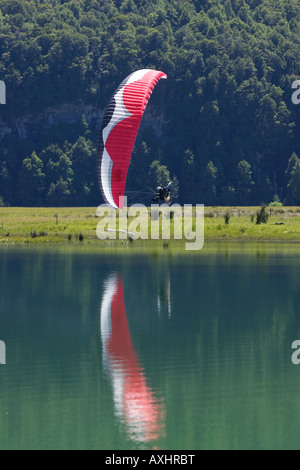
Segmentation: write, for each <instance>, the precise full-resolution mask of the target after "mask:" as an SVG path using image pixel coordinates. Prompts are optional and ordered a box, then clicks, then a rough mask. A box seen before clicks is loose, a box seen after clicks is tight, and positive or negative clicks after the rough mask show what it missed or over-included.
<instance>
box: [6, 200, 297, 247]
mask: <svg viewBox="0 0 300 470" xmlns="http://www.w3.org/2000/svg"><path fill="white" fill-rule="evenodd" d="M258 210H259V207H205V218H204V239H205V242H209V241H215V242H216V241H225V240H226V241H243V242H251V241H270V242H271V241H272V242H294V243H297V242H299V243H300V207H272V208H271V207H268V208H267V211H268V213H269V219H268V222H267V223H262V224H260V225H257V224H256V213H257V211H258ZM226 214H228V215H229V223H228V224H226V223H225V215H226ZM99 220H100V219H99V218H98V217H96V208H92V207H76V208H74V207H72V208H69V207H68V208H27V207H26V208H23V207H22V208H20V207H4V208H3V207H1V208H0V244H58V243H59V244H61V243H68V244H72V243H73V244H74V243H80V244H94V243H97V244H98V245H99V246H100V245H101V246H103V247H105V246H110V247H111V246H112V245H116V246H120V245H122V244H124V243H125V244H126V243H127V242H126V241H124V240H115V241H113V240H105V241H100V240H99V239H98V238H97V235H96V227H97V224H98V222H99ZM163 242H164V240H162V239H160V240H157V241H154V240H151V241H150V240H138V241H136V242H134V244H149V243H151V244H162V243H163ZM185 242H186V240H172V239H171V240H170V243H172V244H175V245H182V244H183V243H185Z"/></svg>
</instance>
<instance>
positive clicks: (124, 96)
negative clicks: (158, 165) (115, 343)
mask: <svg viewBox="0 0 300 470" xmlns="http://www.w3.org/2000/svg"><path fill="white" fill-rule="evenodd" d="M161 78H167V75H166V74H165V73H164V72H160V71H157V70H149V69H143V70H138V71H137V72H134V73H132V74H131V75H129V76H128V77H127V78H126V79H125V80H124V81H123V82H122V83H121V85H120V86H119V87H118V88H117V90H116V91H115V93H114V95H113V97H112V98H111V100H110V102H109V105H108V107H107V108H106V111H105V113H104V118H103V123H102V127H101V131H100V136H99V142H98V150H97V176H98V183H99V186H100V189H101V191H102V194H103V197H104V199H105V201H106V202H107V203H108V204H110V205H111V206H112V207H115V208H116V209H118V208H120V209H121V208H122V200H121V202H120V197H122V196H124V192H125V184H126V178H127V172H128V166H129V162H130V157H131V153H132V149H133V146H134V143H135V139H136V136H137V133H138V130H139V127H140V123H141V119H142V117H143V114H144V111H145V109H146V106H147V103H148V101H149V98H150V96H151V94H152V91H153V89H154V87H155V85H156V84H157V82H158V81H159V80H160V79H161Z"/></svg>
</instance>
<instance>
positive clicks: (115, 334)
mask: <svg viewBox="0 0 300 470" xmlns="http://www.w3.org/2000/svg"><path fill="white" fill-rule="evenodd" d="M101 338H102V347H103V362H104V364H105V366H106V368H107V369H108V372H109V375H110V377H111V381H112V386H113V398H114V405H115V411H116V415H117V417H118V419H120V420H121V421H122V422H123V423H124V425H125V428H126V431H127V433H128V434H129V437H130V438H131V439H133V440H134V441H137V442H149V441H151V440H154V439H157V438H158V437H160V436H161V435H162V431H163V419H164V409H163V407H162V405H161V403H159V402H158V401H157V399H156V398H155V395H154V393H153V391H152V389H151V388H150V387H149V385H148V384H147V380H146V377H145V373H144V370H143V369H142V368H141V366H140V364H139V362H138V359H137V356H136V353H135V350H134V348H133V345H132V341H131V336H130V331H129V327H128V322H127V318H126V310H125V304H124V294H123V281H122V278H120V277H119V276H117V275H115V276H111V277H110V278H109V279H108V281H107V282H106V284H105V289H104V295H103V299H102V304H101Z"/></svg>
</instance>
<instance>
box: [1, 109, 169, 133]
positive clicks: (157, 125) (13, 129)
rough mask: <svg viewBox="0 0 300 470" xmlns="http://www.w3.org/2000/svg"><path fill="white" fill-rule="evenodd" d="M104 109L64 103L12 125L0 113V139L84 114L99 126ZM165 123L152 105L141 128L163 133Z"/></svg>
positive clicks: (78, 118)
mask: <svg viewBox="0 0 300 470" xmlns="http://www.w3.org/2000/svg"><path fill="white" fill-rule="evenodd" d="M103 113H104V110H99V109H96V108H95V107H93V106H91V105H84V104H64V105H62V106H60V107H59V108H48V109H46V110H45V112H43V113H40V114H37V115H30V114H28V115H25V116H24V117H23V118H21V119H17V120H16V121H15V122H14V123H13V125H9V124H7V123H6V122H5V120H4V119H3V118H1V114H0V141H1V140H2V139H3V138H4V137H5V136H6V135H7V134H14V135H15V136H17V137H18V138H19V139H20V140H22V139H25V138H26V137H28V135H30V134H36V133H38V132H42V131H43V130H46V129H50V128H51V127H52V126H54V125H57V124H59V123H60V122H63V123H66V124H75V123H77V122H79V121H80V120H81V118H82V116H83V115H84V116H85V118H86V121H87V123H88V124H92V123H93V126H96V128H97V129H99V128H100V126H101V122H102V117H103ZM165 124H166V122H165V120H164V118H163V116H162V115H158V113H157V110H156V109H155V108H154V107H149V109H147V110H146V112H145V115H144V117H143V119H142V123H141V128H142V129H143V128H145V127H147V126H150V127H152V128H153V129H154V131H155V133H156V134H157V135H159V136H162V135H163V126H164V125H165Z"/></svg>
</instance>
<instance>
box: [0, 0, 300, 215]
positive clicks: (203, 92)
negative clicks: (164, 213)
mask: <svg viewBox="0 0 300 470" xmlns="http://www.w3.org/2000/svg"><path fill="white" fill-rule="evenodd" d="M0 52H1V59H0V80H3V81H5V83H6V88H7V98H6V99H7V104H6V105H1V106H0V138H1V141H0V205H1V204H7V205H32V206H42V205H51V206H55V205H66V206H67V205H78V206H84V205H98V204H99V203H101V202H102V198H101V194H100V192H99V188H98V186H97V182H96V170H95V168H96V146H97V138H98V131H99V127H100V123H101V117H102V115H103V111H104V108H105V106H106V104H107V102H108V101H109V99H110V97H111V95H112V93H113V91H114V90H115V88H116V87H117V86H118V85H119V84H120V83H121V81H122V80H123V79H124V78H125V77H126V76H127V75H128V74H129V73H131V72H133V71H135V70H137V69H140V68H155V69H158V70H162V71H164V72H165V73H166V74H167V75H168V80H167V81H163V83H159V85H158V86H157V88H156V89H155V92H154V93H153V96H152V97H151V100H150V103H149V106H148V108H147V110H146V113H145V116H144V120H143V124H142V127H141V130H140V133H139V135H138V139H137V142H136V146H135V150H134V154H133V158H132V163H131V165H130V169H129V175H128V181H127V188H128V189H129V190H131V191H133V190H139V189H142V188H143V187H149V186H150V187H154V189H155V188H156V185H157V184H158V183H164V182H166V181H167V180H169V179H173V178H174V181H175V182H178V187H179V202H181V203H194V204H195V203H204V204H205V205H216V204H222V205H249V204H260V203H262V202H266V203H269V202H271V201H272V200H273V199H274V197H276V196H277V198H279V199H280V200H282V201H284V202H285V203H286V204H291V205H294V204H300V160H299V157H298V156H300V119H299V112H300V106H296V105H294V104H293V103H292V101H291V96H292V92H293V90H292V88H291V86H292V83H293V81H294V80H296V79H300V4H299V1H298V0H264V1H261V0H250V1H247V2H246V1H244V0H225V1H215V0H207V1H205V0H178V1H175V0H72V1H67V0H48V1H42V0H28V1H24V0H0ZM129 202H130V201H129ZM134 202H147V201H145V200H141V201H138V200H135V201H134ZM148 202H149V203H150V201H148Z"/></svg>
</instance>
